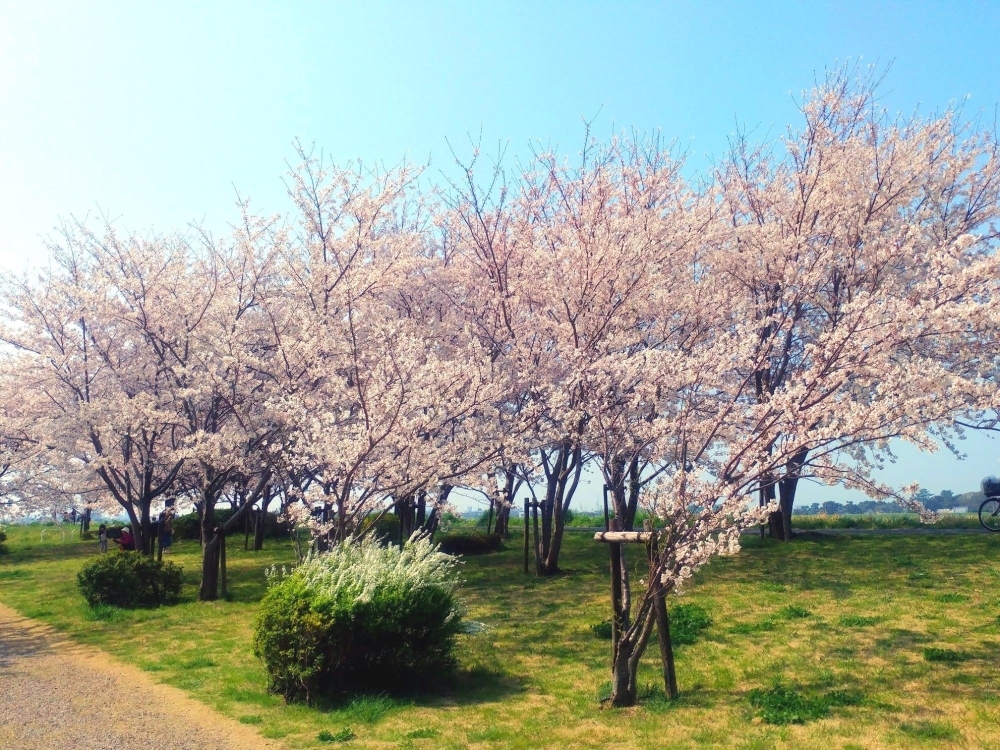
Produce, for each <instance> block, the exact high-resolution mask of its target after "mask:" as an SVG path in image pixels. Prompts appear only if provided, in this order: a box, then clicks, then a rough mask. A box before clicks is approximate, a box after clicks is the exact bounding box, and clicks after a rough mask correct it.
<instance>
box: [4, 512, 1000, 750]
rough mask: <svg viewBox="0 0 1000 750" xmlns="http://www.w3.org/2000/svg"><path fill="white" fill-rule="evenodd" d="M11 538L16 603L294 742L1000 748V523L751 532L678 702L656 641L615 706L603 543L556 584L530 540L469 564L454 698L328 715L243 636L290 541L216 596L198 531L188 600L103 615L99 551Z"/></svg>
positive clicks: (20, 534) (236, 557) (694, 589)
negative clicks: (526, 553)
mask: <svg viewBox="0 0 1000 750" xmlns="http://www.w3.org/2000/svg"><path fill="white" fill-rule="evenodd" d="M515 533H516V532H515ZM9 534H10V541H9V542H8V547H9V549H10V552H9V554H6V555H0V600H2V601H3V602H4V603H6V604H8V605H10V606H12V607H14V608H16V609H17V610H19V611H20V612H22V613H23V614H25V615H27V616H30V617H36V618H38V619H40V620H43V621H45V622H48V623H50V624H52V625H54V626H55V627H56V628H58V629H60V630H62V631H64V632H67V633H69V634H70V635H71V636H72V637H74V638H75V639H77V640H79V641H81V642H84V643H89V644H93V645H95V646H98V647H100V648H102V649H104V650H105V651H106V652H108V653H109V654H112V655H114V656H115V657H117V658H120V659H122V660H124V661H127V662H130V663H133V664H135V665H137V666H139V667H141V668H143V669H145V670H147V671H149V672H150V673H151V675H152V676H153V678H154V679H157V680H160V681H162V682H166V683H169V684H172V685H176V686H178V687H180V688H182V689H184V690H186V691H188V692H189V693H190V694H191V695H192V696H194V697H195V698H197V699H199V700H201V701H203V702H205V703H206V704H208V705H209V706H212V707H214V708H216V709H218V710H219V711H221V712H223V713H225V714H228V715H230V716H233V717H235V718H237V719H238V720H240V721H242V722H243V723H245V724H250V725H253V726H255V727H257V728H258V730H259V731H260V732H261V734H263V735H264V736H266V737H271V738H280V739H281V740H282V741H283V742H284V743H285V744H286V745H287V746H288V747H289V748H307V747H355V748H388V747H394V748H435V749H436V748H491V749H492V748H496V749H500V748H512V749H517V748H547V747H573V748H617V749H619V750H626V749H630V748H738V749H740V750H751V749H753V748H756V749H759V750H763V749H765V748H787V749H789V750H791V749H792V748H796V749H797V748H817V749H819V748H822V749H823V750H826V749H827V748H839V749H842V750H856V749H857V748H914V747H928V748H960V747H961V748H993V747H1000V535H998V536H994V535H985V534H983V535H959V536H931V537H927V536H902V537H901V536H892V537H878V536H875V537H871V536H867V537H857V536H843V537H825V538H812V539H803V540H799V541H796V542H794V543H791V544H787V545H782V544H777V543H771V542H769V541H764V542H761V541H760V540H758V539H756V538H749V539H748V540H747V542H746V547H745V549H744V551H743V552H742V553H740V554H739V555H738V556H736V557H732V558H724V559H719V560H717V561H715V562H714V563H713V564H712V565H711V566H709V567H708V568H706V569H704V570H703V571H702V572H700V573H699V574H698V575H697V576H696V578H695V581H694V583H693V585H691V586H690V587H689V589H688V591H687V593H686V594H685V596H684V597H683V599H684V600H687V601H690V602H693V603H697V604H699V605H701V606H702V607H703V608H704V609H705V610H707V611H708V613H709V614H710V616H711V617H712V624H711V625H710V626H709V627H708V629H707V630H705V631H703V633H702V634H701V636H700V638H699V639H698V640H697V641H696V642H695V643H694V644H692V645H687V646H681V647H679V648H678V649H677V669H678V680H679V683H680V688H681V693H682V695H681V698H680V699H679V700H678V701H677V702H675V703H670V702H667V701H666V700H665V699H664V698H663V697H662V683H661V680H660V677H659V664H658V661H657V659H656V653H657V648H656V646H655V644H654V645H653V646H652V647H651V649H650V652H649V654H648V656H647V658H646V660H645V663H644V665H643V671H642V674H641V678H640V683H641V694H642V701H641V704H640V705H639V706H638V707H636V708H633V709H626V710H606V709H602V708H601V705H600V703H599V699H600V697H601V696H603V695H605V694H606V693H607V690H608V684H607V680H608V658H609V655H608V650H609V642H608V641H606V640H601V639H600V638H598V637H596V636H595V634H594V631H593V630H592V628H591V626H592V625H595V624H597V623H599V622H601V621H603V620H606V619H607V618H608V616H609V602H608V599H609V596H608V593H607V592H608V564H607V557H606V555H607V550H606V549H605V548H604V547H603V546H602V545H598V544H595V543H594V542H592V541H591V540H590V536H589V535H588V534H571V535H569V537H568V539H567V540H566V546H565V558H564V561H563V562H564V568H565V570H566V573H565V574H564V575H562V576H559V577H556V578H552V579H548V580H544V579H537V578H534V577H530V578H528V577H524V576H523V575H522V574H521V569H520V568H521V561H520V551H519V550H520V538H519V537H515V538H513V539H512V540H511V542H510V544H509V548H508V550H507V551H505V552H501V553H498V554H494V555H488V556H482V557H473V558H469V559H468V560H467V561H466V563H465V565H464V566H463V576H464V578H465V579H466V581H467V583H466V584H465V587H464V589H463V597H464V601H465V604H466V606H467V608H468V617H469V618H470V619H472V620H476V621H480V622H482V623H484V624H485V626H486V629H485V630H483V631H482V632H480V633H477V634H475V635H469V636H463V637H462V640H461V644H460V648H461V651H460V655H459V656H460V664H461V673H460V675H459V678H458V683H457V684H456V685H455V686H454V687H453V688H452V689H450V690H448V691H444V692H440V693H436V694H429V695H424V696H417V697H412V698H386V697H379V696H373V697H366V698H360V699H356V700H355V701H353V702H351V703H349V704H347V705H340V706H333V707H329V706H328V707H323V708H307V707H304V706H285V705H283V704H282V702H281V701H280V699H278V698H276V697H274V696H271V695H268V694H267V692H266V691H265V686H264V671H263V669H262V668H261V666H260V664H259V663H258V662H257V661H256V660H255V659H254V658H253V656H252V655H251V654H250V648H249V645H248V644H249V636H250V630H251V623H252V620H253V616H254V612H255V608H256V602H257V601H258V600H259V598H260V596H261V595H262V593H263V591H264V586H265V582H264V575H263V569H264V567H265V566H267V565H271V564H272V563H278V564H279V565H280V564H282V563H284V564H291V563H292V561H293V553H292V550H291V548H290V545H287V544H280V543H273V542H270V541H269V542H268V547H269V548H268V549H266V550H264V551H263V552H260V553H256V554H254V553H246V552H243V550H242V539H239V540H235V539H234V540H232V541H231V546H230V548H229V561H230V573H229V578H230V582H231V585H230V588H231V591H232V600H231V601H228V602H216V603H211V604H203V603H199V602H197V601H195V600H194V597H195V595H196V586H197V578H198V555H199V549H198V545H197V544H196V543H192V542H185V543H183V544H181V545H179V546H178V547H177V548H176V549H177V553H176V554H174V555H173V556H172V559H173V560H174V561H175V562H177V563H179V564H181V565H183V566H184V569H185V583H186V587H185V592H184V594H185V599H184V601H183V602H182V603H181V604H179V605H177V606H174V607H168V608H162V609H157V610H140V611H132V612H125V611H119V610H112V609H106V610H99V611H92V610H90V609H89V608H88V607H87V606H86V605H85V604H84V602H83V600H82V598H81V597H80V595H79V594H78V593H77V591H76V586H75V574H76V571H77V570H78V569H79V567H80V565H81V564H82V563H83V562H84V561H85V560H86V559H87V558H88V557H89V556H91V555H94V554H96V552H97V542H96V541H88V542H79V541H76V539H75V532H74V531H73V529H72V527H68V526H67V527H62V528H58V527H57V528H52V527H50V528H49V529H47V530H44V531H43V530H42V528H40V527H38V526H34V527H11V528H10V529H9ZM40 537H41V538H40ZM237 541H238V542H239V543H234V542H237ZM640 572H641V571H640V570H639V568H638V567H635V573H636V574H637V575H638V574H639V573H640ZM598 630H599V628H598ZM796 720H804V721H806V723H804V724H797V723H789V724H781V723H779V724H773V723H768V722H769V721H771V722H773V721H778V722H785V721H796ZM321 738H322V739H321ZM349 738H350V739H349ZM339 742H340V743H343V744H337V743H339Z"/></svg>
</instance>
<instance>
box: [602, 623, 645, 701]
mask: <svg viewBox="0 0 1000 750" xmlns="http://www.w3.org/2000/svg"><path fill="white" fill-rule="evenodd" d="M639 612H640V613H641V615H640V617H641V620H640V621H638V622H636V623H634V624H633V625H632V627H630V628H629V629H628V630H627V631H626V632H625V633H623V634H622V635H621V638H620V640H619V641H618V643H617V644H616V646H615V649H614V658H613V662H612V665H611V697H610V698H609V699H608V701H609V703H610V704H611V705H612V706H614V707H615V708H626V707H628V706H634V705H635V704H636V701H637V700H638V690H637V688H636V679H637V677H638V674H639V660H640V659H642V655H643V654H644V653H645V652H646V646H647V645H648V644H649V635H650V633H652V631H653V625H654V624H655V618H654V617H653V613H652V611H651V610H650V608H649V607H640V608H639Z"/></svg>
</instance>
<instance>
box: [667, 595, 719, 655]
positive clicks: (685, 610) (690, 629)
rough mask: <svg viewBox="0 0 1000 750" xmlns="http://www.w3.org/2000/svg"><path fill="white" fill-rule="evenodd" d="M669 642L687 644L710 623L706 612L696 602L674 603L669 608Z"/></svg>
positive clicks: (696, 638) (710, 620) (710, 619)
mask: <svg viewBox="0 0 1000 750" xmlns="http://www.w3.org/2000/svg"><path fill="white" fill-rule="evenodd" d="M669 616H670V642H671V643H672V644H674V645H675V646H688V645H690V644H692V643H694V642H695V641H697V640H698V636H699V635H700V634H701V631H702V630H704V629H705V628H707V627H708V626H709V625H711V624H712V618H711V617H709V616H708V612H706V611H705V609H704V608H703V607H700V606H698V605H697V604H675V605H674V606H673V607H671V608H670V615H669Z"/></svg>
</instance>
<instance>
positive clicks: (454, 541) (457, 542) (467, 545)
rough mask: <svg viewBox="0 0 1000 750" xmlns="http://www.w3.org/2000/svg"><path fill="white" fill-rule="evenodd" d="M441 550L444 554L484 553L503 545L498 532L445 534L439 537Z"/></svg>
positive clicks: (498, 548)
mask: <svg viewBox="0 0 1000 750" xmlns="http://www.w3.org/2000/svg"><path fill="white" fill-rule="evenodd" d="M440 543H441V551H442V552H444V553H445V554H446V555H486V554H489V553H490V552H498V551H499V550H500V548H501V547H502V546H503V539H502V538H501V537H500V535H499V534H476V533H472V534H447V535H443V536H441V538H440Z"/></svg>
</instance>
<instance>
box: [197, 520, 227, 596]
mask: <svg viewBox="0 0 1000 750" xmlns="http://www.w3.org/2000/svg"><path fill="white" fill-rule="evenodd" d="M206 538H207V539H208V541H207V542H205V548H204V550H203V551H202V565H201V590H200V591H199V592H198V598H199V599H201V600H202V601H203V602H214V601H215V600H216V599H218V598H219V568H220V566H221V563H222V560H221V557H222V554H221V549H222V537H220V536H218V535H217V534H215V533H212V534H210V535H206Z"/></svg>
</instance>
